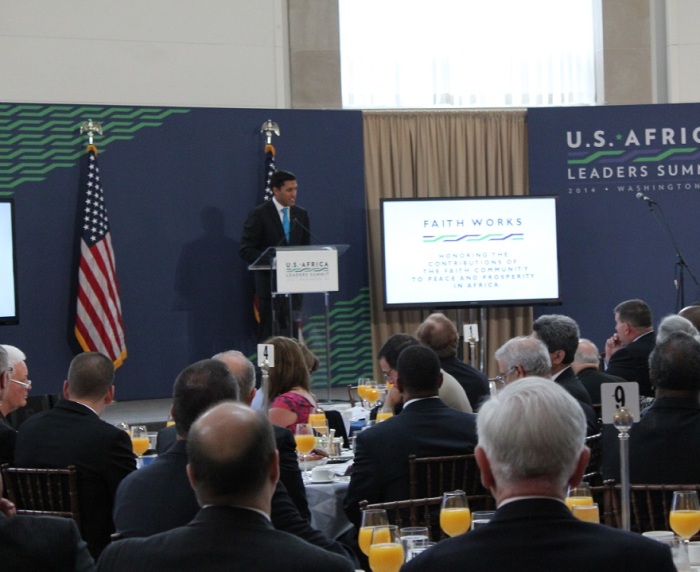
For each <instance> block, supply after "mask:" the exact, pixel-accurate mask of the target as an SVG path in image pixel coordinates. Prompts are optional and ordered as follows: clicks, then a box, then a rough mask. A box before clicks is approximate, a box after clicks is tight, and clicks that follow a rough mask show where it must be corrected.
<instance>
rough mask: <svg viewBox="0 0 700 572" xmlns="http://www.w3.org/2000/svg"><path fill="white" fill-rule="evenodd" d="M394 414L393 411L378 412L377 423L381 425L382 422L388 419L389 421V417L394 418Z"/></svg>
mask: <svg viewBox="0 0 700 572" xmlns="http://www.w3.org/2000/svg"><path fill="white" fill-rule="evenodd" d="M393 416H394V414H393V413H392V412H391V411H379V412H377V422H378V423H381V422H382V421H385V420H386V419H389V417H393Z"/></svg>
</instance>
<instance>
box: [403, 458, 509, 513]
mask: <svg viewBox="0 0 700 572" xmlns="http://www.w3.org/2000/svg"><path fill="white" fill-rule="evenodd" d="M408 487H409V488H408V490H409V498H412V499H417V498H429V497H436V496H440V497H441V496H442V493H444V492H446V491H454V490H457V489H459V490H462V491H464V492H465V493H466V494H467V497H469V498H470V499H471V500H470V504H469V506H470V508H471V509H472V510H492V509H493V506H494V504H495V502H494V500H493V497H492V496H491V493H490V492H489V491H488V490H487V489H486V488H484V486H483V485H482V484H481V473H480V471H479V466H478V465H477V464H476V459H475V458H474V455H473V454H469V455H448V456H442V457H416V456H415V455H409V457H408Z"/></svg>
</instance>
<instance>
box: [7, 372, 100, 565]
mask: <svg viewBox="0 0 700 572" xmlns="http://www.w3.org/2000/svg"><path fill="white" fill-rule="evenodd" d="M0 361H1V359H0ZM0 369H1V366H0ZM1 391H2V389H0V392H1ZM0 497H2V479H0ZM0 562H1V563H2V569H3V570H18V571H19V570H41V571H42V572H51V571H56V572H91V571H92V570H94V569H95V561H94V560H93V559H92V556H90V552H89V551H88V548H87V544H85V542H84V541H83V539H82V538H80V532H79V531H78V527H77V526H76V524H75V521H74V520H73V519H72V518H63V517H58V516H26V515H22V516H17V515H16V509H15V506H14V505H13V504H12V503H10V502H9V501H8V500H7V499H3V498H0Z"/></svg>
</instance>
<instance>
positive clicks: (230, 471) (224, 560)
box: [97, 402, 354, 572]
mask: <svg viewBox="0 0 700 572" xmlns="http://www.w3.org/2000/svg"><path fill="white" fill-rule="evenodd" d="M187 450H188V454H189V464H188V466H187V476H188V478H189V480H190V483H191V485H192V488H193V489H194V491H195V493H196V495H197V500H198V502H199V504H200V506H201V507H202V508H201V509H200V510H199V512H198V513H197V515H196V516H195V518H194V520H192V521H191V522H190V523H189V524H187V525H186V526H182V527H179V528H175V529H173V530H170V531H168V532H163V533H161V534H156V535H154V536H150V537H148V538H130V539H125V540H120V541H117V542H115V543H113V544H111V545H110V546H108V547H107V549H106V550H105V551H104V553H103V554H102V557H101V558H100V560H99V562H98V568H97V569H98V570H102V571H112V570H113V571H122V570H129V571H130V572H138V571H141V570H143V571H151V570H168V571H169V572H177V571H180V570H181V571H183V572H184V571H187V572H189V571H191V570H198V571H208V570H211V571H214V570H231V571H234V572H236V571H240V572H244V571H245V572H248V571H250V570H285V571H289V572H294V571H299V572H315V571H318V572H327V571H330V570H333V571H339V572H342V571H344V570H345V571H348V572H351V571H352V570H354V567H353V564H352V563H351V562H350V560H348V559H347V558H344V557H342V556H339V555H337V554H332V553H330V552H328V551H326V550H323V549H321V548H318V547H316V546H312V545H311V544H309V543H307V542H305V541H303V540H301V539H299V538H297V537H295V536H292V535H291V534H287V533H285V532H280V531H278V530H275V529H274V528H273V526H272V524H271V523H270V503H271V499H272V495H273V493H274V491H275V487H276V484H277V479H278V477H279V467H278V454H277V450H276V448H275V438H274V434H273V431H272V425H271V424H270V422H269V421H268V420H267V418H266V417H265V416H263V415H261V414H259V413H256V412H255V411H253V410H252V409H250V407H248V406H246V405H242V404H240V403H235V402H223V403H220V404H219V405H216V406H214V407H213V408H212V409H210V410H208V411H207V412H206V413H205V414H204V415H202V416H201V417H200V418H199V419H198V420H197V421H196V422H195V423H194V424H193V425H192V427H191V429H190V432H189V435H188V444H187Z"/></svg>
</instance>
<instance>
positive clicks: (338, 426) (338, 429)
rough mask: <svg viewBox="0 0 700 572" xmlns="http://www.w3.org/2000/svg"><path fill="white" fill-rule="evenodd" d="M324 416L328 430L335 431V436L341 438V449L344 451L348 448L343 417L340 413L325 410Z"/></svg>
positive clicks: (333, 410)
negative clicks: (343, 448)
mask: <svg viewBox="0 0 700 572" xmlns="http://www.w3.org/2000/svg"><path fill="white" fill-rule="evenodd" d="M324 413H325V414H326V421H328V428H329V429H335V436H336V437H342V439H343V447H345V448H346V449H347V448H348V447H349V446H350V443H349V441H348V432H347V431H346V430H345V421H343V415H342V414H341V413H340V411H337V410H335V409H326V410H325V411H324Z"/></svg>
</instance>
